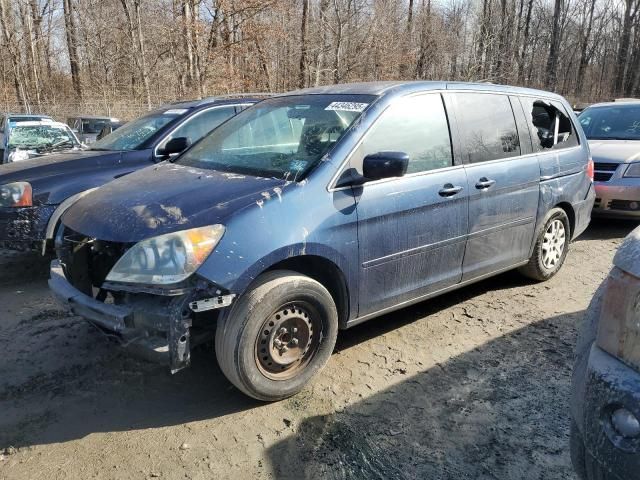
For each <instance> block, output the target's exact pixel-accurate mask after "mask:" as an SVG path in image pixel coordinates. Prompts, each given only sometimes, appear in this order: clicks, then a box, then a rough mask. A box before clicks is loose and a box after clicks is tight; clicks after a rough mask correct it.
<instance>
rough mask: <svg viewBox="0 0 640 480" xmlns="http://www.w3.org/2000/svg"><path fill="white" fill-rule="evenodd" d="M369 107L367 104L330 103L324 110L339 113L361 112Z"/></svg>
mask: <svg viewBox="0 0 640 480" xmlns="http://www.w3.org/2000/svg"><path fill="white" fill-rule="evenodd" d="M368 106H369V104H368V103H356V102H331V103H330V104H329V105H327V107H326V108H325V110H338V111H341V112H362V111H363V110H364V109H365V108H367V107H368Z"/></svg>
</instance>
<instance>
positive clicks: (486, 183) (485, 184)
mask: <svg viewBox="0 0 640 480" xmlns="http://www.w3.org/2000/svg"><path fill="white" fill-rule="evenodd" d="M495 183H496V181H495V180H491V179H489V178H487V177H482V178H481V179H480V180H478V183H476V188H477V189H478V190H484V189H487V188H489V187H491V186H493V185H495Z"/></svg>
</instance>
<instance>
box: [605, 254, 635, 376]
mask: <svg viewBox="0 0 640 480" xmlns="http://www.w3.org/2000/svg"><path fill="white" fill-rule="evenodd" d="M597 344H598V346H599V347H600V348H602V349H603V350H604V351H606V352H607V353H609V354H611V355H613V356H614V357H616V358H619V359H620V360H622V361H623V362H625V363H627V364H628V365H630V366H632V367H634V368H636V369H640V278H637V277H635V276H633V275H630V274H629V273H626V272H624V271H623V270H621V269H619V268H617V267H616V268H614V269H613V270H612V271H611V273H610V274H609V277H608V278H607V284H606V286H605V291H604V297H603V300H602V311H601V313H600V321H599V324H598V337H597Z"/></svg>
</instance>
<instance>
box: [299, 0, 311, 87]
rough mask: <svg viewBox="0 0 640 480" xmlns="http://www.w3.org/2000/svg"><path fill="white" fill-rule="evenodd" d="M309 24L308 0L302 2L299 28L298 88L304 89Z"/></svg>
mask: <svg viewBox="0 0 640 480" xmlns="http://www.w3.org/2000/svg"><path fill="white" fill-rule="evenodd" d="M308 24H309V0H302V25H301V26H300V72H299V74H298V87H300V88H304V87H305V85H306V81H307V30H308Z"/></svg>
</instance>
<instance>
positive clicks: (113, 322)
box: [49, 260, 188, 371]
mask: <svg viewBox="0 0 640 480" xmlns="http://www.w3.org/2000/svg"><path fill="white" fill-rule="evenodd" d="M49 288H50V289H51V291H52V292H53V294H54V296H55V297H56V298H57V299H58V301H59V302H60V303H61V304H63V306H65V307H66V308H68V309H69V310H70V311H71V312H73V313H74V314H76V315H79V316H81V317H83V318H85V319H86V320H87V321H88V322H89V323H91V324H93V325H94V326H95V327H97V328H98V329H99V330H100V331H102V332H103V333H105V334H106V335H107V336H109V337H111V338H114V339H116V340H117V341H118V342H119V343H120V344H121V345H122V346H123V347H125V348H126V349H127V350H129V351H131V352H132V353H134V354H136V355H137V356H140V357H142V358H145V359H147V360H151V361H154V362H158V363H162V364H166V365H169V366H170V367H171V369H172V370H176V371H177V370H179V369H180V368H182V367H183V366H186V364H188V358H187V359H186V364H185V362H184V352H179V351H178V350H177V348H175V347H177V343H180V342H177V343H176V345H175V346H174V350H175V351H173V352H172V351H171V348H170V341H169V339H170V337H171V334H170V331H171V325H170V320H171V318H170V315H166V316H165V317H164V318H163V316H162V315H161V314H160V315H157V314H156V312H155V311H154V309H153V308H143V307H142V306H141V305H140V306H139V307H138V308H135V307H133V306H128V305H113V304H107V303H103V302H101V301H99V300H96V299H95V298H92V297H90V296H89V295H85V294H84V293H82V292H81V291H79V290H78V289H76V288H75V287H74V286H73V285H71V283H70V282H69V281H68V280H67V278H66V277H65V274H64V270H63V268H62V266H61V264H60V262H59V261H58V260H54V261H53V262H51V270H50V279H49ZM183 343H185V345H184V347H185V348H187V347H188V343H186V342H183ZM180 353H182V355H180ZM187 357H188V355H187ZM180 360H183V361H180Z"/></svg>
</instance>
